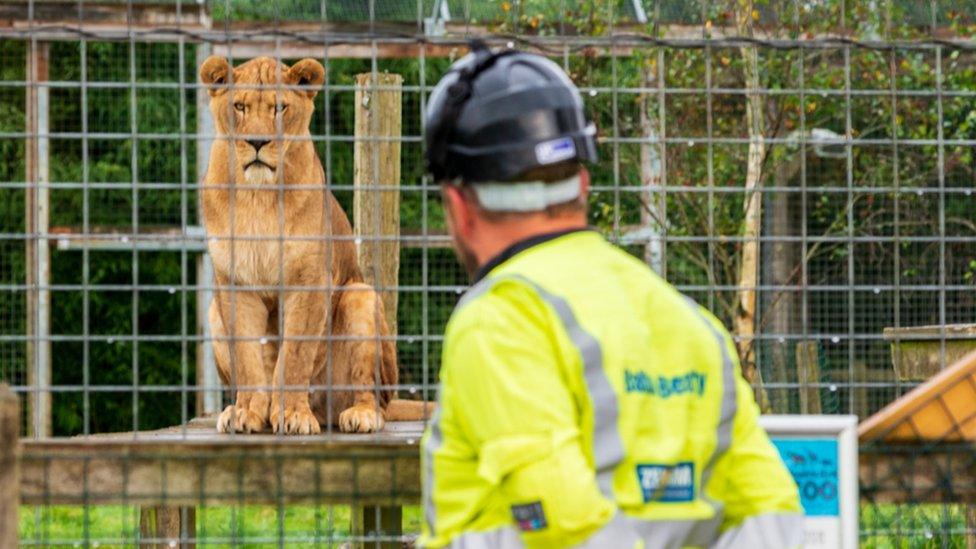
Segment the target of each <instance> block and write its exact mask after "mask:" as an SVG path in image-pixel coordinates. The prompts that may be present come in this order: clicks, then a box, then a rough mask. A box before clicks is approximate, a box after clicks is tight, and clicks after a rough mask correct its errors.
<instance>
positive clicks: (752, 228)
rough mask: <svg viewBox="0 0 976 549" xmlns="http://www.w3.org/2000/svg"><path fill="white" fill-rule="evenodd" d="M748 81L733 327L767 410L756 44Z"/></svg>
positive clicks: (748, 9) (743, 9)
mask: <svg viewBox="0 0 976 549" xmlns="http://www.w3.org/2000/svg"><path fill="white" fill-rule="evenodd" d="M736 22H737V25H738V31H739V34H740V35H741V36H748V37H751V36H752V34H753V32H752V30H753V25H752V23H753V7H752V0H738V10H737V15H736ZM740 51H741V53H742V60H743V65H744V68H743V70H744V72H745V84H746V90H747V92H746V123H747V125H748V128H749V159H748V167H747V171H746V181H745V193H744V194H745V220H744V222H743V224H744V225H743V231H742V232H743V237H744V239H743V244H742V255H741V260H740V263H739V277H738V278H739V280H738V285H737V286H738V288H739V290H738V295H737V297H736V304H737V307H736V316H735V323H734V329H735V333H736V334H737V335H738V336H739V344H738V346H739V359H740V360H741V361H742V372H743V373H744V374H745V376H746V379H748V380H749V382H750V383H751V384H752V385H753V387H754V388H755V390H756V395H757V401H758V402H759V406H760V408H762V409H763V411H767V410H768V408H769V406H768V399H767V398H766V395H765V391H764V390H763V388H762V375H761V374H760V372H759V368H758V366H757V364H756V346H755V336H756V286H757V285H758V282H759V280H758V278H759V276H758V274H759V271H758V261H759V234H760V231H761V226H762V193H761V192H760V190H759V187H760V185H761V179H762V162H763V158H764V157H765V155H766V143H765V140H764V137H763V132H764V125H765V124H764V119H763V116H764V115H763V113H764V109H763V96H762V95H761V94H760V93H758V91H756V90H758V89H759V86H760V82H759V59H758V57H759V55H758V52H757V51H756V48H755V46H744V47H742V48H740Z"/></svg>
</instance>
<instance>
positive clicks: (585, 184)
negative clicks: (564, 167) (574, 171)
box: [580, 166, 590, 197]
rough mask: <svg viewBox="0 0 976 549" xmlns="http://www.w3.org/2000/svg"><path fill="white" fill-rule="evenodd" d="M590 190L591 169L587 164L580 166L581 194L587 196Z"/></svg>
mask: <svg viewBox="0 0 976 549" xmlns="http://www.w3.org/2000/svg"><path fill="white" fill-rule="evenodd" d="M589 192H590V170H588V169H586V166H582V167H580V196H582V197H586V195H587V193H589Z"/></svg>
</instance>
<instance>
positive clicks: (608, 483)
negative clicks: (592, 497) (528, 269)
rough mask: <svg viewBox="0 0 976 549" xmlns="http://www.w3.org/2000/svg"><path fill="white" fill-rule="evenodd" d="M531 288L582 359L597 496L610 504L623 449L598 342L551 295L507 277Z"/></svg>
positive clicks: (613, 394)
mask: <svg viewBox="0 0 976 549" xmlns="http://www.w3.org/2000/svg"><path fill="white" fill-rule="evenodd" d="M511 278H515V279H517V280H520V281H522V282H525V283H526V284H528V285H530V286H532V288H534V289H535V291H536V292H537V293H538V294H539V296H540V297H542V299H544V300H546V301H547V302H548V303H549V305H550V306H551V307H552V308H553V309H554V310H555V311H556V314H557V315H559V319H560V320H562V323H563V328H565V330H566V333H567V334H568V335H569V339H570V341H572V342H573V345H575V346H576V348H577V350H578V351H579V354H580V356H581V357H582V359H583V376H584V378H585V379H586V388H587V390H588V391H589V393H590V400H591V402H592V403H593V461H594V463H595V465H596V482H597V485H599V487H600V492H601V493H603V495H604V496H606V497H607V498H609V499H610V500H611V501H614V500H615V499H616V498H615V497H614V494H613V473H614V469H615V468H616V466H617V464H618V463H620V461H621V460H623V458H624V445H623V442H622V441H621V439H620V429H619V427H618V425H617V418H618V417H619V415H620V410H619V406H618V405H617V393H616V392H614V390H613V387H612V386H611V385H610V379H609V378H608V377H607V372H606V371H605V370H604V369H603V350H602V349H601V348H600V342H599V341H597V340H596V338H595V337H593V335H592V334H590V333H589V332H587V331H586V330H584V329H583V327H582V326H580V324H579V322H577V321H576V316H575V315H574V314H573V310H572V309H571V308H570V306H569V303H567V302H566V300H565V299H563V298H561V297H559V296H557V295H554V294H551V293H549V292H548V291H546V290H545V289H544V288H542V287H541V286H539V285H538V284H536V283H535V282H533V281H531V280H529V279H528V278H525V277H524V276H521V275H511Z"/></svg>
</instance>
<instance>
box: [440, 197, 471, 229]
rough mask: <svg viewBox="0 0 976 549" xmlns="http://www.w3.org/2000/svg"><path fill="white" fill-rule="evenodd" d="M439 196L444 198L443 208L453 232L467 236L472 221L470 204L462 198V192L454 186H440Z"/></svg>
mask: <svg viewBox="0 0 976 549" xmlns="http://www.w3.org/2000/svg"><path fill="white" fill-rule="evenodd" d="M441 195H442V196H443V197H444V208H445V209H446V210H448V212H447V213H448V215H449V217H450V219H449V221H451V222H453V224H454V230H455V231H457V232H460V233H461V234H465V235H466V234H467V232H468V231H469V230H470V227H471V222H472V221H473V219H472V214H473V213H474V212H472V209H471V204H469V203H468V201H467V200H466V199H465V197H464V192H463V191H462V190H461V189H459V188H458V187H455V186H454V185H442V186H441Z"/></svg>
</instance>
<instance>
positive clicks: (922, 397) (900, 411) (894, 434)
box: [858, 352, 976, 443]
mask: <svg viewBox="0 0 976 549" xmlns="http://www.w3.org/2000/svg"><path fill="white" fill-rule="evenodd" d="M858 436H859V438H860V439H861V442H862V443H865V442H871V441H875V440H884V441H889V442H894V441H899V442H909V441H937V440H946V441H950V440H953V441H958V440H976V352H972V353H969V354H968V355H966V356H965V357H963V358H962V359H960V360H959V361H958V362H956V363H955V364H953V365H952V366H949V367H948V368H946V369H945V370H943V371H941V372H939V374H938V375H936V376H933V377H932V379H930V380H928V381H926V382H925V383H923V384H922V385H919V386H918V387H916V388H915V389H913V390H912V391H910V392H908V393H907V394H905V395H904V396H902V397H901V398H899V399H898V400H896V401H894V402H892V403H891V404H889V405H888V406H886V407H885V408H884V409H883V410H881V411H879V412H878V413H876V414H874V415H873V416H871V417H869V418H868V419H866V420H864V421H862V422H861V425H860V426H859V427H858Z"/></svg>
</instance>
